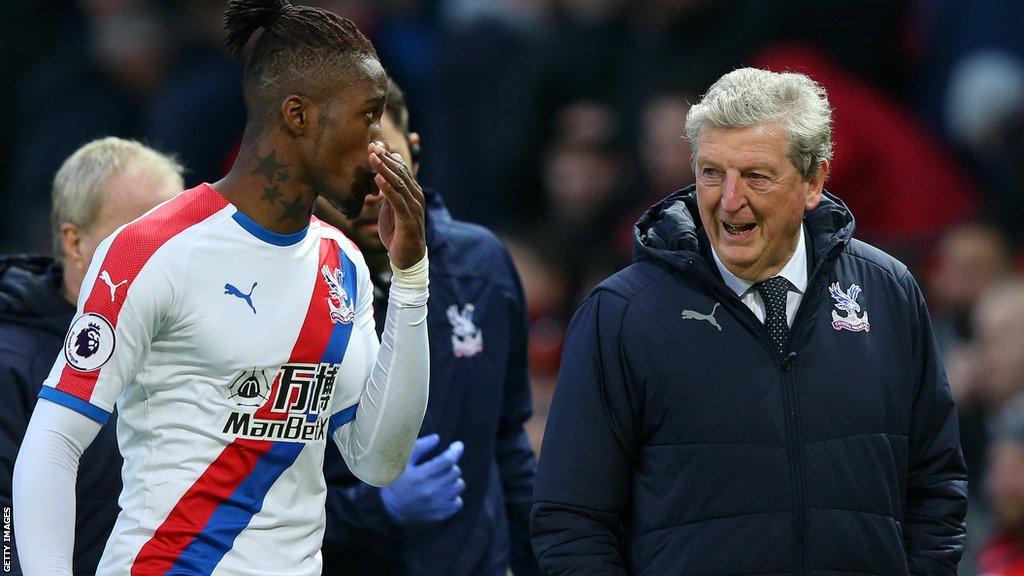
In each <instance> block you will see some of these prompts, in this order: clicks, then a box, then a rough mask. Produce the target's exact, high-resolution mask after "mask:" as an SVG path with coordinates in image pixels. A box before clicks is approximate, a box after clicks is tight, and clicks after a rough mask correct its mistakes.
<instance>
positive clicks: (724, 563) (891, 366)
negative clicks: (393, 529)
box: [532, 187, 967, 576]
mask: <svg viewBox="0 0 1024 576" xmlns="http://www.w3.org/2000/svg"><path fill="white" fill-rule="evenodd" d="M804 226H805V230H806V231H807V233H808V238H809V240H810V244H811V246H810V247H809V253H810V256H811V258H810V259H809V277H808V278H809V284H808V288H807V291H806V293H805V294H804V296H803V299H802V301H801V304H800V309H799V310H798V312H797V316H796V319H795V321H794V323H793V327H792V330H791V336H790V340H789V343H788V346H787V350H786V352H785V353H784V354H782V355H780V354H779V353H778V352H776V351H775V350H774V349H773V347H772V345H771V343H770V340H769V338H768V333H767V330H766V329H765V327H764V325H763V324H762V323H761V322H759V321H758V320H757V318H756V317H755V316H754V314H753V313H752V312H751V311H750V309H749V308H747V307H746V306H745V305H744V304H743V303H742V302H741V301H740V300H739V298H737V296H736V295H735V294H734V293H733V292H732V291H730V290H729V289H728V288H726V286H725V284H724V283H723V282H722V280H721V277H720V275H719V273H718V271H717V267H716V266H715V264H714V261H713V259H712V257H711V255H710V249H709V247H708V242H707V237H706V235H705V234H704V231H703V229H702V226H701V223H700V221H699V214H698V211H697V206H696V195H695V192H694V189H693V187H690V188H688V189H685V190H682V191H680V192H677V193H675V194H673V195H671V196H669V197H668V198H667V199H665V200H664V201H662V202H661V203H659V204H657V205H655V206H654V207H652V208H651V209H650V210H649V211H648V212H647V213H646V214H645V215H644V216H643V217H642V218H641V220H640V222H638V224H637V228H636V238H635V246H634V263H633V264H632V265H630V266H629V267H627V268H626V269H624V270H622V271H621V272H619V273H618V274H616V275H614V276H612V277H611V278H609V279H608V280H606V281H605V282H603V283H602V284H601V285H600V286H598V287H597V288H596V289H595V290H594V291H593V292H592V293H591V295H590V296H589V297H588V299H587V300H586V301H585V302H584V303H583V305H582V306H581V308H580V309H579V311H577V313H576V315H575V317H574V319H573V321H572V323H571V325H570V328H569V332H568V335H567V341H566V345H565V352H564V356H563V359H562V366H561V371H560V373H559V381H558V387H557V390H556V393H555V398H554V404H553V406H552V409H551V413H550V416H549V419H548V424H547V430H546V434H545V438H544V445H543V449H542V452H541V455H542V456H541V461H540V467H539V470H538V475H537V481H536V486H535V492H534V505H533V510H532V537H533V545H534V549H535V551H536V552H537V554H538V558H539V560H540V564H541V567H542V568H543V569H544V570H545V572H546V573H547V574H551V575H568V574H580V575H584V574H585V575H587V576H601V575H621V574H637V575H650V576H654V575H658V576H663V575H688V574H692V575H697V574H699V575H723V576H724V575H740V574H744V575H749V574H764V575H782V574H805V575H815V576H854V575H857V576H863V575H865V574H877V575H884V576H899V575H905V574H915V575H929V576H931V575H950V576H951V575H954V574H956V567H957V563H958V561H959V559H960V555H961V553H962V550H963V545H964V539H965V527H964V516H965V514H966V509H967V485H966V474H965V470H964V463H963V457H962V456H961V452H960V445H959V439H958V431H957V421H956V412H955V409H954V406H953V401H952V398H951V396H950V392H949V387H948V384H947V381H946V376H945V373H944V371H943V368H942V363H941V360H940V358H939V356H938V352H937V350H936V346H935V341H934V338H933V336H932V330H931V325H930V321H929V319H928V312H927V310H926V308H925V304H924V300H923V298H922V295H921V291H920V290H919V288H918V286H917V284H916V283H915V281H914V279H913V278H912V277H911V275H910V273H909V272H908V271H907V268H906V267H905V266H903V265H902V264H901V263H899V262H898V261H896V260H895V259H893V258H892V257H890V256H888V255H886V254H885V253H883V252H881V251H879V250H877V249H875V248H873V247H871V246H868V245H866V244H864V243H862V242H859V241H857V240H854V239H852V234H853V217H852V215H851V214H850V212H849V211H848V210H847V208H846V207H845V206H844V205H843V204H842V202H840V201H839V200H838V199H836V198H835V197H832V196H830V195H827V194H826V197H825V198H823V199H822V202H821V204H820V205H819V206H818V207H817V208H816V209H815V210H813V211H811V212H810V213H808V214H807V215H806V216H805V218H804ZM836 284H838V288H839V289H840V290H841V291H842V292H843V293H844V294H846V295H847V296H851V299H853V298H852V292H851V289H852V285H854V284H856V285H857V286H858V287H859V288H860V289H861V292H860V293H859V295H857V296H856V298H855V299H854V300H855V302H856V304H857V305H858V306H859V310H856V309H855V310H854V311H853V312H850V311H848V310H844V309H841V308H840V306H841V300H842V297H841V296H840V297H839V298H836V297H834V296H833V293H832V290H831V287H832V286H834V285H836ZM837 295H838V294H837ZM716 304H719V307H718V309H717V310H714V313H713V316H714V319H715V320H716V322H717V324H718V325H719V326H720V329H718V327H716V326H715V325H713V324H712V323H711V322H710V321H708V320H704V319H700V318H687V317H686V316H687V315H683V314H682V311H683V310H691V311H696V312H698V313H700V314H711V313H712V311H713V309H714V307H715V305H716ZM847 307H849V306H847ZM854 314H855V315H856V318H854V317H853V315H854ZM865 314H866V318H865ZM690 316H692V314H691V315H690ZM851 328H854V329H851ZM865 328H869V329H865Z"/></svg>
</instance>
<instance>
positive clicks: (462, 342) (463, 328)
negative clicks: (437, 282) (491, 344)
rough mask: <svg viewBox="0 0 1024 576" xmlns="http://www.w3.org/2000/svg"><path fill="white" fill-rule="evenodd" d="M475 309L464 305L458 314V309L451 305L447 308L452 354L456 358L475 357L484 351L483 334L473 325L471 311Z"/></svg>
mask: <svg viewBox="0 0 1024 576" xmlns="http://www.w3.org/2000/svg"><path fill="white" fill-rule="evenodd" d="M474 310H476V307H475V306H473V305H472V304H466V305H465V306H463V307H462V312H459V307H458V306H456V305H455V304H452V305H451V306H449V307H448V322H450V323H451V325H452V352H453V353H454V354H455V357H456V358H469V357H471V356H476V355H477V354H479V353H480V352H481V351H482V350H483V349H484V335H483V332H482V331H481V330H480V329H479V328H477V327H476V324H473V311H474Z"/></svg>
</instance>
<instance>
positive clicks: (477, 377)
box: [323, 190, 539, 576]
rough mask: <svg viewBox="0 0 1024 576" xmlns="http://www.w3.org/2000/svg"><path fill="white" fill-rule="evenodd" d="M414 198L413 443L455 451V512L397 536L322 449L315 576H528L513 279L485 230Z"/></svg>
mask: <svg viewBox="0 0 1024 576" xmlns="http://www.w3.org/2000/svg"><path fill="white" fill-rule="evenodd" d="M425 193H426V198H427V249H428V251H429V253H430V299H429V301H428V304H427V308H428V313H427V322H428V330H429V334H430V400H429V403H428V405H427V413H426V417H425V418H424V421H423V427H422V428H421V430H420V436H424V435H427V434H438V435H440V438H441V442H440V445H439V447H438V450H437V452H438V453H439V452H441V451H442V450H443V449H444V448H446V447H447V446H448V445H449V444H450V443H452V442H454V441H456V440H461V441H462V442H463V443H465V446H466V450H465V453H464V454H463V456H462V458H461V459H460V460H459V467H460V468H461V469H462V477H463V479H464V480H465V482H466V491H465V492H464V493H463V494H462V498H463V502H464V507H463V509H462V510H461V511H459V512H458V513H457V514H455V515H454V516H453V517H451V518H449V519H448V520H446V521H443V522H439V523H433V524H427V525H423V526H419V527H404V528H399V527H397V526H395V525H394V524H393V523H392V521H391V520H390V518H389V517H388V515H387V512H386V511H385V510H384V507H383V504H382V503H381V499H380V490H379V489H378V488H374V487H372V486H369V485H367V484H363V483H362V482H359V481H358V480H357V479H356V478H355V477H354V476H353V475H352V474H351V473H350V472H349V471H348V470H347V468H346V467H345V464H344V461H343V460H342V458H341V456H340V454H339V453H338V451H337V450H335V449H333V446H328V450H327V454H326V458H325V466H324V475H325V477H326V479H327V485H328V495H327V529H326V532H325V535H324V546H323V558H324V572H323V573H324V575H325V576H331V575H346V576H348V575H358V574H365V575H373V576H386V575H388V574H395V575H403V576H421V575H422V576H426V575H437V576H442V575H443V576H462V575H465V576H490V575H495V576H505V574H506V571H507V569H508V567H509V566H511V567H512V568H513V570H514V571H515V573H516V574H517V576H520V575H530V574H539V569H538V567H537V565H536V561H535V560H534V558H533V553H532V550H531V548H530V541H529V533H528V532H529V513H530V500H531V495H532V489H533V476H534V471H535V469H536V463H535V459H534V455H533V451H532V449H531V448H530V444H529V441H528V440H527V437H526V434H525V432H524V430H523V423H524V422H526V420H527V419H529V417H530V414H531V412H532V402H531V398H530V383H529V377H528V372H527V359H526V354H527V350H526V342H527V324H526V310H525V304H524V299H523V291H522V287H521V286H520V283H519V276H518V274H517V273H516V271H515V268H514V266H513V264H512V260H511V258H510V257H509V254H508V251H507V250H506V248H505V247H504V245H503V244H502V243H501V241H500V240H498V238H497V237H495V236H494V234H492V233H491V232H490V231H488V230H487V229H485V228H482V227H480V226H476V225H474V224H469V223H466V222H460V221H458V220H453V219H452V217H451V215H450V214H449V213H448V210H447V209H446V208H445V206H444V203H443V201H442V199H441V197H440V195H439V194H437V193H436V192H433V191H430V190H427V191H425ZM467 307H471V311H469V308H467ZM376 309H377V310H378V311H379V312H383V311H384V310H386V307H384V306H377V307H376ZM452 314H455V315H456V317H453V316H451V315H452ZM465 320H469V324H466V323H465ZM456 325H459V329H456ZM474 330H478V332H475V331H474ZM434 455H436V454H431V455H430V457H432V456H434Z"/></svg>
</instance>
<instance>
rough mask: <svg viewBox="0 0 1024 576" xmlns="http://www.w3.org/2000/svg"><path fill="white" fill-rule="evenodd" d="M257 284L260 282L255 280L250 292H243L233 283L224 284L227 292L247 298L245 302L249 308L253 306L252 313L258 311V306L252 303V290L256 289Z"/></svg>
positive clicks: (237, 296)
mask: <svg viewBox="0 0 1024 576" xmlns="http://www.w3.org/2000/svg"><path fill="white" fill-rule="evenodd" d="M257 284H258V282H253V283H252V287H251V288H249V293H248V294H246V293H245V292H242V291H241V290H239V289H238V288H235V287H234V286H233V285H231V284H225V285H224V293H225V294H230V295H232V296H234V297H236V298H241V299H242V300H245V303H246V304H248V305H249V308H252V313H253V314H255V313H256V307H255V306H253V305H252V291H253V290H255V289H256V285H257Z"/></svg>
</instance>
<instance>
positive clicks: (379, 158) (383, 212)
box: [368, 142, 427, 270]
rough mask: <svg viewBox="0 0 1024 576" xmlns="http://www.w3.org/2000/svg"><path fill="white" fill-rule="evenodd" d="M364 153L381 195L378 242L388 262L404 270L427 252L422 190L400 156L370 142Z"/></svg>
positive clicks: (379, 143)
mask: <svg viewBox="0 0 1024 576" xmlns="http://www.w3.org/2000/svg"><path fill="white" fill-rule="evenodd" d="M368 152H369V155H370V166H371V167H372V168H373V169H374V170H375V171H376V172H377V175H376V176H375V177H374V181H375V182H376V184H377V187H378V188H380V191H381V192H382V193H383V194H384V202H383V203H382V204H381V208H380V218H379V219H378V226H379V229H380V240H381V242H382V243H383V244H384V247H385V248H387V250H388V257H389V258H390V259H391V263H392V264H393V265H394V266H395V268H398V269H399V270H404V269H406V268H409V267H410V266H412V265H413V264H415V263H417V262H419V261H420V260H421V259H422V258H423V256H424V255H425V254H426V252H427V239H426V224H425V218H424V209H425V205H426V201H425V200H424V198H423V189H422V188H420V185H419V182H416V178H414V177H413V175H412V171H411V170H409V167H408V166H406V165H405V162H403V161H402V157H401V156H399V155H398V154H397V153H395V152H389V151H388V150H387V148H385V147H384V145H383V144H382V143H381V142H372V143H370V147H369V150H368Z"/></svg>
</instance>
